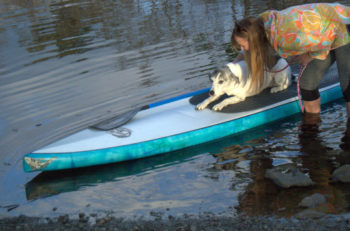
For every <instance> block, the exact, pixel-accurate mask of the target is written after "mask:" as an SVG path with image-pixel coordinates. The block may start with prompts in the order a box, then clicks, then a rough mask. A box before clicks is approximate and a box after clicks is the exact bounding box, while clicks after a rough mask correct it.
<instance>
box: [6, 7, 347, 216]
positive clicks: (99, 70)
mask: <svg viewBox="0 0 350 231" xmlns="http://www.w3.org/2000/svg"><path fill="white" fill-rule="evenodd" d="M304 2H306V1H273V0H270V1H246V0H245V1H243V0H241V1H235V0H233V1H224V0H217V1H215V0H191V1H189V0H188V1H185V0H178V1H142V0H138V1H124V0H120V1H112V0H102V1H93V0H85V1H83V0H76V1H73V0H67V1H45V0H31V1H22V0H0V166H1V168H0V179H1V181H0V184H1V187H0V215H18V214H26V215H37V216H49V215H58V214H61V213H66V212H67V213H71V214H76V213H79V212H90V213H95V212H103V211H112V212H114V213H115V214H117V215H121V216H133V215H139V216H141V215H145V214H148V213H149V211H151V210H154V211H160V212H162V213H165V214H168V213H169V214H179V213H198V212H214V213H236V212H245V213H248V214H251V215H255V214H267V215H271V214H281V215H292V214H293V213H295V212H297V211H298V208H297V204H298V202H299V201H300V200H301V199H302V198H303V197H304V196H305V195H309V194H312V192H323V193H324V194H325V193H326V194H329V195H330V198H331V199H330V200H329V206H328V207H329V210H327V211H326V212H328V213H342V212H346V211H347V208H348V206H349V205H350V204H349V196H350V195H349V193H348V192H349V188H348V186H346V185H341V184H331V183H330V181H329V180H328V178H329V176H330V173H331V171H333V170H334V168H335V167H337V166H338V165H341V164H344V163H346V162H347V159H348V158H347V156H348V155H349V152H348V149H347V147H348V146H347V144H346V143H344V142H343V141H342V138H343V136H344V132H345V130H346V122H345V121H346V119H345V118H346V113H345V108H344V103H343V102H342V101H339V102H337V103H334V104H330V105H328V106H327V107H325V108H324V111H323V113H322V114H321V121H322V122H321V123H320V124H319V126H318V129H316V130H313V131H312V132H313V133H311V135H310V134H307V135H305V134H304V131H303V130H302V129H301V128H300V125H301V123H302V121H301V117H300V116H295V117H292V118H290V119H288V120H286V121H280V122H277V123H275V124H273V125H267V126H266V127H261V128H258V129H256V130H254V131H251V132H248V133H247V134H243V135H240V136H236V137H228V138H227V139H223V140H219V141H215V142H213V143H208V144H204V145H201V146H197V147H193V148H190V149H186V150H182V151H179V152H175V153H169V154H165V155H162V156H157V157H154V158H148V159H144V160H137V161H132V162H128V163H123V164H118V165H109V166H102V167H96V168H88V169H82V170H77V171H68V172H67V171H65V172H60V173H45V174H39V175H38V173H30V174H28V173H24V172H23V170H22V165H21V159H22V156H23V155H24V154H26V153H28V152H31V151H34V150H35V149H37V148H39V147H42V146H44V145H46V144H48V143H50V142H52V141H54V140H57V139H58V138H60V137H64V136H67V135H68V134H71V133H73V132H75V131H78V130H81V129H83V128H85V127H87V126H89V125H92V124H95V123H96V122H98V121H101V120H103V119H106V118H109V117H112V116H114V115H116V114H119V113H122V112H125V111H128V110H130V109H132V108H135V107H138V106H142V105H145V104H148V103H153V102H155V101H157V100H160V99H164V98H168V97H171V96H175V95H178V94H181V93H186V92H189V91H192V90H196V89H200V88H203V87H208V86H209V82H208V78H207V75H208V74H209V73H210V72H211V71H212V70H213V69H214V68H216V67H217V66H221V65H223V64H225V63H226V62H228V61H231V60H232V59H233V57H234V56H235V53H234V52H233V51H232V50H231V48H230V45H229V40H230V34H231V30H232V28H233V21H234V20H235V19H240V18H242V17H243V16H247V15H254V14H257V13H260V12H262V11H264V10H267V9H272V8H276V9H282V8H285V7H288V6H291V5H296V4H300V3H304ZM307 2H315V1H307ZM339 2H341V3H344V4H347V5H350V1H349V0H347V1H339ZM237 145H239V146H237ZM237 150H240V151H241V153H240V154H239V155H238V156H235V155H236V153H237ZM227 155H228V156H230V158H228V159H227V158H226V159H225V161H222V160H223V159H222V158H221V157H222V156H227ZM288 162H291V163H297V164H299V165H300V166H304V167H305V169H307V171H308V172H309V174H310V175H311V176H312V179H313V180H314V181H315V182H316V183H317V184H316V186H314V187H312V188H308V189H290V190H280V189H278V188H277V187H276V186H274V185H273V184H272V183H271V182H269V181H267V180H265V179H264V177H263V173H264V171H265V169H267V168H270V167H272V166H276V165H279V164H283V163H288ZM8 210H10V211H8Z"/></svg>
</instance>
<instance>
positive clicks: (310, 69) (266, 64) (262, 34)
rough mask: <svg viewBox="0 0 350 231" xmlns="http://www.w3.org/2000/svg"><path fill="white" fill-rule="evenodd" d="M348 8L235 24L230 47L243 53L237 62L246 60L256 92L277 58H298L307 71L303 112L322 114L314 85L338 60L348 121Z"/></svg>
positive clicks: (323, 7)
mask: <svg viewBox="0 0 350 231" xmlns="http://www.w3.org/2000/svg"><path fill="white" fill-rule="evenodd" d="M349 24H350V7H348V6H344V5H341V4H338V3H334V4H327V3H315V4H306V5H300V6H294V7H290V8H287V9H285V10H282V11H276V10H272V11H266V12H264V13H262V14H261V15H260V16H259V17H248V18H245V19H242V20H240V21H238V22H236V23H235V28H234V30H233V33H232V37H231V43H232V46H233V47H234V48H237V49H239V48H240V49H241V50H242V51H243V52H241V53H240V54H239V55H238V56H237V58H236V60H235V61H239V60H242V59H245V61H246V62H247V64H248V67H249V69H250V71H251V74H252V78H253V84H252V86H251V87H252V89H255V90H256V91H259V86H260V82H261V81H262V78H263V72H264V70H265V69H269V68H272V67H273V66H274V64H275V63H276V55H275V53H276V52H277V54H278V55H280V56H281V57H283V58H288V57H290V56H295V57H297V60H298V62H299V63H300V64H302V65H304V66H306V67H305V69H304V72H303V74H302V76H301V77H300V78H301V79H300V90H301V95H302V99H303V104H304V107H305V111H306V112H308V113H319V112H320V94H319V92H318V85H319V83H320V81H321V79H322V77H323V75H324V74H325V73H326V71H327V70H328V68H329V66H330V65H331V64H332V63H333V62H334V61H335V60H336V61H337V67H338V72H339V81H340V85H341V89H342V91H343V95H344V98H345V100H346V107H347V112H348V117H350V84H349V80H350V35H349V33H350V32H349Z"/></svg>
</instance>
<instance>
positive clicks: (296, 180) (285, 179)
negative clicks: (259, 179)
mask: <svg viewBox="0 0 350 231" xmlns="http://www.w3.org/2000/svg"><path fill="white" fill-rule="evenodd" d="M265 177H266V178H268V179H271V180H272V181H273V182H274V183H275V184H277V185H278V186H280V187H282V188H290V187H293V186H297V187H305V186H310V185H313V184H314V182H313V181H312V180H311V179H310V177H309V176H307V175H305V174H303V173H302V172H301V171H300V170H299V169H298V168H296V167H295V166H293V165H291V164H285V165H280V166H277V167H275V168H272V169H268V170H266V173H265Z"/></svg>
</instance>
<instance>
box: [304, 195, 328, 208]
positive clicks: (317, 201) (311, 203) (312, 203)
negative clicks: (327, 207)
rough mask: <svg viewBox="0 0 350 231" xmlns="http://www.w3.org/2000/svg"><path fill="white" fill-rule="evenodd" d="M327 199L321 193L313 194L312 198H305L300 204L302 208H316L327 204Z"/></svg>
mask: <svg viewBox="0 0 350 231" xmlns="http://www.w3.org/2000/svg"><path fill="white" fill-rule="evenodd" d="M325 203H326V197H325V196H324V195H322V194H320V193H315V194H312V195H311V196H308V197H305V198H304V199H303V200H302V201H301V202H300V203H299V206H300V207H306V208H315V207H317V206H318V205H321V204H325Z"/></svg>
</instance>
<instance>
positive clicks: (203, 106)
mask: <svg viewBox="0 0 350 231" xmlns="http://www.w3.org/2000/svg"><path fill="white" fill-rule="evenodd" d="M206 107H207V105H206V104H204V103H200V104H198V105H197V106H196V110H197V111H202V110H203V109H204V108H206Z"/></svg>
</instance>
